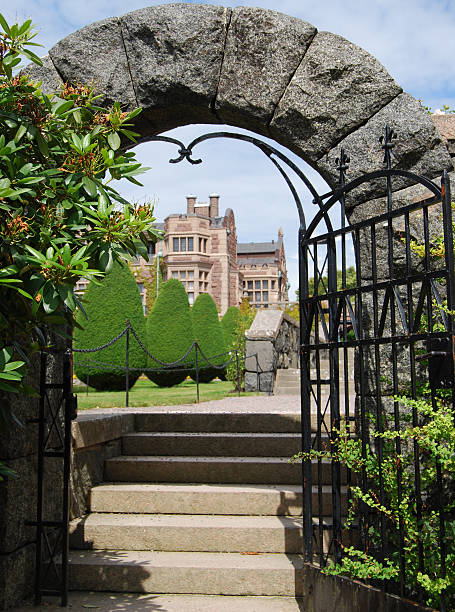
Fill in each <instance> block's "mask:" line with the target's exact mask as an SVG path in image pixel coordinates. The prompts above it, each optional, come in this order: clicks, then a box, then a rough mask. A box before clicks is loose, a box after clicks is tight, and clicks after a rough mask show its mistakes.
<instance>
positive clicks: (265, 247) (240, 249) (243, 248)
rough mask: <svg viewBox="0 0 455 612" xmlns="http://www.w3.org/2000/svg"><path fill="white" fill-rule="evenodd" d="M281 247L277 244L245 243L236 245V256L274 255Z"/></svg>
mask: <svg viewBox="0 0 455 612" xmlns="http://www.w3.org/2000/svg"><path fill="white" fill-rule="evenodd" d="M280 247H281V244H280V242H279V241H277V242H247V243H237V255H247V254H249V253H275V251H276V250H277V249H279V248H280Z"/></svg>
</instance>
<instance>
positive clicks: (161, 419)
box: [136, 405, 300, 433]
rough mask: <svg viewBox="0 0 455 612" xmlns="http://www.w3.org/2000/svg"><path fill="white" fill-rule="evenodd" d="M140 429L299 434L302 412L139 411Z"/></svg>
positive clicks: (143, 430)
mask: <svg viewBox="0 0 455 612" xmlns="http://www.w3.org/2000/svg"><path fill="white" fill-rule="evenodd" d="M136 431H138V432H156V431H159V432H184V431H186V432H191V433H193V432H199V433H202V432H215V433H216V432H218V433H223V432H226V433H235V432H240V433H298V432H300V412H299V411H298V406H297V405H296V410H294V411H292V412H291V411H289V412H285V411H276V412H211V413H208V412H204V411H198V410H197V408H195V409H194V410H187V411H185V410H180V411H168V412H162V411H156V412H145V413H140V412H139V413H137V414H136Z"/></svg>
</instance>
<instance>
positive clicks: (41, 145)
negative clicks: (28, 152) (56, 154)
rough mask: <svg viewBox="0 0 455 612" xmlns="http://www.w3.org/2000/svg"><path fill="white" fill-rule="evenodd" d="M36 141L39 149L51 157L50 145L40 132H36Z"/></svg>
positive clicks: (45, 155)
mask: <svg viewBox="0 0 455 612" xmlns="http://www.w3.org/2000/svg"><path fill="white" fill-rule="evenodd" d="M36 142H37V144H38V149H39V150H40V153H41V155H43V156H44V157H49V147H48V145H47V142H46V141H45V140H44V138H43V136H42V134H41V133H40V132H37V133H36Z"/></svg>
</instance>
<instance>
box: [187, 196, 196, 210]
mask: <svg viewBox="0 0 455 612" xmlns="http://www.w3.org/2000/svg"><path fill="white" fill-rule="evenodd" d="M195 204H196V196H195V195H188V196H186V214H187V215H193V214H194V205H195Z"/></svg>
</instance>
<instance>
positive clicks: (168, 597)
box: [10, 591, 303, 612]
mask: <svg viewBox="0 0 455 612" xmlns="http://www.w3.org/2000/svg"><path fill="white" fill-rule="evenodd" d="M69 601H70V604H69V607H70V608H71V612H87V609H89V610H90V609H92V610H93V612H115V611H116V612H120V611H124V612H125V611H127V610H128V611H129V612H158V611H159V612H201V610H203V611H204V612H301V610H303V601H302V600H301V599H296V598H295V597H261V596H258V597H255V596H254V595H250V596H248V595H232V596H229V595H188V594H186V595H176V594H175V593H165V594H164V593H112V592H109V591H108V592H101V593H100V592H98V593H96V592H94V591H71V593H70V595H69ZM47 606H49V608H48V607H47ZM40 609H42V610H47V611H48V612H50V611H51V610H54V611H55V610H57V607H56V606H55V597H43V603H42V607H41V608H40ZM32 610H33V608H29V607H26V608H21V609H20V610H19V609H17V608H15V609H14V610H11V611H10V612H32ZM35 610H36V608H35Z"/></svg>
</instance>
